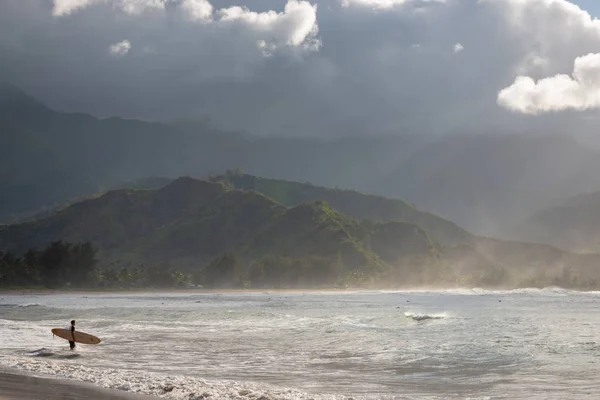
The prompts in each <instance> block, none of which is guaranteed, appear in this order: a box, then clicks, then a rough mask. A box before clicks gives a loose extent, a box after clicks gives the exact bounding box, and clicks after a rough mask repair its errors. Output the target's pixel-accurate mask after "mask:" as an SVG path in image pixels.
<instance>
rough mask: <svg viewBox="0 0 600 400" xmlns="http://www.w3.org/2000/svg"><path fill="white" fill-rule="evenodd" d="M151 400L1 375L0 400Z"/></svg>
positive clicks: (79, 385) (64, 382)
mask: <svg viewBox="0 0 600 400" xmlns="http://www.w3.org/2000/svg"><path fill="white" fill-rule="evenodd" d="M36 399H43V400H80V399H89V400H152V399H156V397H153V396H144V395H139V394H134V393H127V392H125V391H122V390H116V389H104V388H102V387H98V386H94V385H91V384H88V383H83V382H77V381H70V380H62V379H47V378H35V377H31V376H25V375H16V374H12V373H9V372H0V400H36Z"/></svg>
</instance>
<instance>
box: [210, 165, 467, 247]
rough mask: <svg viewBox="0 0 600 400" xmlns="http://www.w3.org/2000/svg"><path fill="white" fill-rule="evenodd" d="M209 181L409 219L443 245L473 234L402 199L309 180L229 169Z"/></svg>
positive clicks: (375, 216) (359, 214)
mask: <svg viewBox="0 0 600 400" xmlns="http://www.w3.org/2000/svg"><path fill="white" fill-rule="evenodd" d="M212 180H213V181H217V182H224V183H228V184H231V185H233V187H235V188H236V189H241V190H254V191H257V192H259V193H262V194H264V195H265V196H267V197H270V198H272V199H274V200H276V201H278V202H280V203H282V204H284V205H286V206H295V205H297V204H301V203H304V202H312V201H325V202H327V203H329V204H330V205H331V206H332V207H333V208H335V209H336V210H338V211H340V212H342V213H344V214H347V215H349V216H352V217H354V218H358V219H368V220H371V221H384V222H390V221H403V222H410V223H413V224H415V225H418V226H419V227H421V228H423V229H424V230H425V231H426V232H427V234H428V235H430V236H431V238H432V239H434V240H436V241H437V242H438V243H440V244H442V245H444V246H454V245H457V244H462V243H467V242H468V241H470V240H471V239H472V236H473V235H471V234H470V233H468V232H467V231H465V230H464V229H462V228H460V227H458V226H457V225H456V224H454V223H453V222H451V221H448V220H446V219H443V218H440V217H438V216H436V215H433V214H430V213H427V212H423V211H420V210H418V209H417V208H416V207H414V206H413V205H411V204H408V203H406V202H405V201H402V200H397V199H389V198H385V197H382V196H375V195H369V194H365V193H361V192H358V191H355V190H343V189H330V188H326V187H321V186H315V185H312V184H309V183H301V182H292V181H286V180H282V179H269V178H261V177H257V176H253V175H249V174H244V173H242V172H241V171H238V172H236V171H229V172H228V173H226V174H224V175H220V176H215V177H212Z"/></svg>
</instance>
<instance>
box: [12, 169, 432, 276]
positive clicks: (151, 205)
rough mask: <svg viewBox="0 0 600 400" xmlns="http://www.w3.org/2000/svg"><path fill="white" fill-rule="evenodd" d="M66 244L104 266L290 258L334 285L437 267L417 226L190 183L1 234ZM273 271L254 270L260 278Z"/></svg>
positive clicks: (191, 265)
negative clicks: (88, 250) (78, 245)
mask: <svg viewBox="0 0 600 400" xmlns="http://www.w3.org/2000/svg"><path fill="white" fill-rule="evenodd" d="M57 240H64V241H67V242H80V241H89V242H91V243H93V244H94V245H95V246H97V247H98V248H99V250H100V253H99V257H100V262H101V264H102V263H104V264H108V263H110V262H114V261H117V260H119V261H120V262H126V263H132V264H133V265H135V264H136V263H143V262H146V263H157V262H161V261H164V262H169V263H171V264H172V265H175V266H177V267H178V268H183V269H184V270H187V271H194V270H197V269H202V268H205V267H206V266H207V265H208V266H210V265H211V261H215V260H217V259H219V258H221V257H224V256H226V255H227V254H234V255H235V257H236V258H238V259H240V260H241V261H240V265H243V266H244V268H248V266H249V265H251V264H253V265H255V266H256V265H259V264H260V263H261V262H262V261H261V260H263V261H264V260H268V259H269V257H282V258H283V259H286V260H289V261H285V262H278V264H281V263H283V264H285V263H287V264H286V265H288V267H286V268H284V269H285V270H286V272H285V273H286V274H290V277H288V276H287V275H286V278H285V279H291V280H296V281H297V280H308V281H311V282H312V281H314V280H318V281H321V282H322V283H328V284H332V283H333V282H335V281H337V280H340V279H344V277H345V276H346V275H348V274H351V275H354V276H360V277H375V276H378V277H381V276H383V275H387V276H390V274H393V273H394V271H395V270H397V269H398V267H399V266H403V268H405V272H404V274H403V278H402V279H403V280H404V281H405V282H409V281H412V280H416V281H418V280H420V279H422V278H421V274H422V273H423V272H424V271H428V268H427V267H423V268H416V267H415V266H416V265H425V266H431V268H433V269H435V268H437V260H436V256H435V255H436V248H435V245H434V244H433V243H432V242H431V241H430V239H429V237H428V236H427V234H426V233H425V232H424V231H423V230H422V229H420V228H419V227H417V226H416V225H414V224H410V223H403V222H390V223H374V222H369V221H364V222H359V221H356V220H354V219H352V218H350V217H348V216H346V215H344V214H341V213H339V212H338V211H336V210H334V209H333V208H331V207H330V206H329V205H328V204H327V203H325V202H311V203H303V204H300V205H297V206H295V207H291V208H288V207H285V206H283V205H281V204H279V203H277V202H276V201H274V200H272V199H270V198H268V197H266V196H264V195H262V194H259V193H257V192H248V191H240V190H235V189H228V188H226V187H225V186H224V185H222V184H221V183H212V182H207V181H200V180H195V179H191V178H180V179H177V180H174V181H173V182H171V183H170V184H168V185H167V186H165V187H163V188H161V189H159V190H115V191H111V192H108V193H106V194H104V195H102V196H100V197H97V198H94V199H90V200H86V201H82V202H79V203H76V204H73V205H71V206H69V207H67V208H65V209H63V210H61V211H59V212H57V213H56V214H54V215H52V216H50V217H48V218H44V219H40V220H36V221H32V222H27V223H22V224H17V225H12V226H9V227H5V228H3V229H2V230H1V231H0V249H1V250H5V251H15V252H17V253H22V252H24V251H26V250H27V249H29V248H42V247H43V246H46V245H47V244H48V243H51V242H54V241H57ZM256 263H259V264H256ZM213 264H214V263H213ZM215 268H216V267H215ZM255 268H259V267H255ZM260 268H262V267H260ZM260 268H259V270H261V269H260ZM277 268H278V271H279V272H281V269H280V267H277ZM207 271H210V269H208V270H207ZM216 271H217V272H215V274H216V275H217V276H219V274H220V273H222V272H223V271H221V270H220V268H217V270H216ZM246 272H247V271H246ZM279 272H278V273H279ZM232 273H233V272H232ZM236 273H237V272H236ZM273 274H274V273H273V272H271V273H268V274H266V273H264V271H263V272H262V273H259V272H257V271H254V276H255V280H256V279H258V280H260V279H270V278H271V277H272V276H273ZM261 277H262V278H261ZM215 279H217V280H218V279H221V278H218V277H217V278H215ZM232 279H233V278H232ZM282 279H283V278H282ZM361 279H362V278H361ZM225 280H226V281H227V279H225ZM229 283H231V282H229Z"/></svg>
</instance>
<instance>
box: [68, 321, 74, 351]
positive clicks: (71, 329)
mask: <svg viewBox="0 0 600 400" xmlns="http://www.w3.org/2000/svg"><path fill="white" fill-rule="evenodd" d="M69 329H70V331H71V336H72V337H73V340H69V346H70V347H71V350H73V349H74V348H75V320H72V321H71V326H70V328H69Z"/></svg>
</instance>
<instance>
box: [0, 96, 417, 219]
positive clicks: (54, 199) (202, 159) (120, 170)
mask: <svg viewBox="0 0 600 400" xmlns="http://www.w3.org/2000/svg"><path fill="white" fill-rule="evenodd" d="M0 132H1V135H0V223H1V222H5V223H11V222H15V221H18V220H20V219H23V218H27V217H30V216H32V215H35V214H39V213H40V212H42V213H44V212H48V210H52V209H54V208H55V207H57V206H61V205H62V204H64V203H65V202H69V201H73V200H75V199H78V198H81V197H84V196H89V195H92V194H94V193H98V192H104V191H106V190H108V189H111V188H114V187H119V186H120V185H121V186H122V184H123V182H131V181H136V180H139V179H144V178H146V177H148V176H161V177H167V178H174V177H177V176H182V175H191V176H206V175H208V174H209V173H214V172H222V171H225V170H227V169H231V168H243V169H244V170H246V171H248V172H250V173H253V174H257V175H262V176H268V177H273V178H286V179H292V180H310V181H312V182H314V183H317V184H325V185H328V184H331V185H333V184H337V185H339V186H343V187H354V186H355V185H356V184H357V183H359V182H360V181H364V180H368V179H369V177H370V176H372V175H380V174H381V173H382V172H384V171H388V170H389V169H390V168H391V166H390V165H389V163H390V162H392V165H395V164H394V163H395V157H397V156H399V155H402V154H408V153H410V152H411V151H412V149H413V148H416V147H419V146H420V145H421V143H423V142H424V141H425V139H423V138H421V137H419V136H418V135H406V136H399V137H378V138H376V139H375V140H373V139H371V138H346V139H339V140H330V141H325V140H321V139H298V138H260V137H251V136H244V135H239V134H235V133H229V132H223V131H220V130H218V129H214V128H212V127H210V126H207V125H204V124H200V123H173V124H161V123H150V122H144V121H137V120H127V119H122V118H108V119H98V118H94V117H92V116H90V115H85V114H70V113H61V112H56V111H53V110H50V109H49V108H47V107H46V106H44V105H43V104H41V103H39V102H38V101H36V100H35V99H33V98H31V97H30V96H28V95H27V94H25V93H23V92H22V91H21V90H19V89H18V88H16V87H14V86H11V85H7V84H3V85H0ZM359 186H360V185H359Z"/></svg>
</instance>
